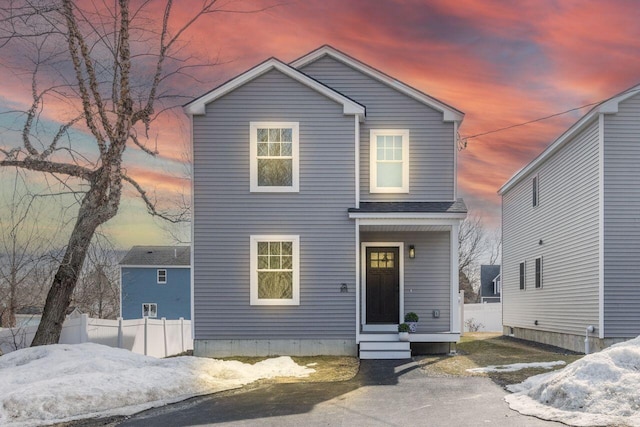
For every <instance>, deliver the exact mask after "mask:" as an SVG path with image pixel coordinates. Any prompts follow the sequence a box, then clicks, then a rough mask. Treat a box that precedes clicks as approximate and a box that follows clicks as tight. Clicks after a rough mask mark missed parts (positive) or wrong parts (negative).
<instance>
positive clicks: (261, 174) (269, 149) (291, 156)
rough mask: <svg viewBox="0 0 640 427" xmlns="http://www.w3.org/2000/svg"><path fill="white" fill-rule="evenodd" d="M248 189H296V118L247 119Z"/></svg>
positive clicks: (259, 190)
mask: <svg viewBox="0 0 640 427" xmlns="http://www.w3.org/2000/svg"><path fill="white" fill-rule="evenodd" d="M249 128H250V132H251V137H250V140H251V141H250V142H251V148H250V150H249V152H250V156H251V159H250V167H251V172H250V175H251V177H250V178H251V184H250V191H251V192H297V191H299V183H298V165H299V157H298V145H299V144H298V143H299V139H298V138H299V137H298V135H299V131H298V129H299V126H298V123H297V122H287V123H284V122H280V123H277V122H251V124H250V126H249Z"/></svg>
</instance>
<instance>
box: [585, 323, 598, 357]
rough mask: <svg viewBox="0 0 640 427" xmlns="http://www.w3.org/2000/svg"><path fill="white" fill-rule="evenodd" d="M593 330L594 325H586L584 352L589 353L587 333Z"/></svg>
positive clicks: (594, 328)
mask: <svg viewBox="0 0 640 427" xmlns="http://www.w3.org/2000/svg"><path fill="white" fill-rule="evenodd" d="M595 330H596V327H595V326H593V325H589V326H587V329H586V331H585V333H584V354H589V347H590V341H589V334H592V333H594V332H595Z"/></svg>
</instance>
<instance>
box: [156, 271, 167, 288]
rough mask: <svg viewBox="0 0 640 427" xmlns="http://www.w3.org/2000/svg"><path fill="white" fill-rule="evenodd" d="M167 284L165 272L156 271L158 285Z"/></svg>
mask: <svg viewBox="0 0 640 427" xmlns="http://www.w3.org/2000/svg"><path fill="white" fill-rule="evenodd" d="M166 283H167V270H165V269H158V284H159V285H164V284H166Z"/></svg>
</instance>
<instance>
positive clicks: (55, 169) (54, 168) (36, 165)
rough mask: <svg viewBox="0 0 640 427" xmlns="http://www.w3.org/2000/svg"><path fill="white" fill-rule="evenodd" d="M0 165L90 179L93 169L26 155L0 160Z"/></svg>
mask: <svg viewBox="0 0 640 427" xmlns="http://www.w3.org/2000/svg"><path fill="white" fill-rule="evenodd" d="M0 166H14V167H18V168H22V169H28V170H32V171H37V172H47V173H60V174H63V175H70V176H75V177H76V178H82V179H84V180H87V181H90V180H91V178H92V176H93V171H92V170H91V169H87V168H85V167H82V166H79V165H71V164H68V163H57V162H52V161H50V160H41V159H34V158H32V157H27V158H25V159H24V160H12V159H9V160H0Z"/></svg>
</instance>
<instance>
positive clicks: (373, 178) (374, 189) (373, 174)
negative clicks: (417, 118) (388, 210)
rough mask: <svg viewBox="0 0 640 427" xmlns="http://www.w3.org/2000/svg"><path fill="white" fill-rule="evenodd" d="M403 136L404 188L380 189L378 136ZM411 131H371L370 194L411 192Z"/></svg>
mask: <svg viewBox="0 0 640 427" xmlns="http://www.w3.org/2000/svg"><path fill="white" fill-rule="evenodd" d="M386 135H394V136H397V135H400V136H402V186H401V187H378V186H377V184H376V183H377V182H378V168H377V167H376V163H377V160H378V159H377V150H376V148H377V145H376V137H377V136H386ZM409 145H410V144H409V130H408V129H371V130H370V131H369V192H370V193H408V192H409V161H410V159H411V156H410V155H409Z"/></svg>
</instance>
